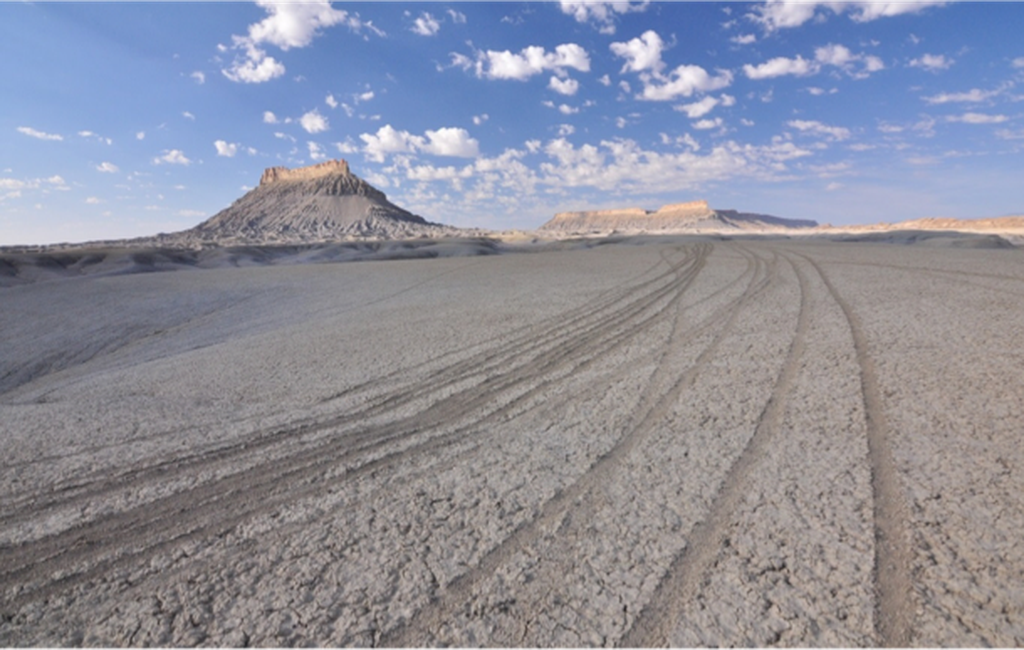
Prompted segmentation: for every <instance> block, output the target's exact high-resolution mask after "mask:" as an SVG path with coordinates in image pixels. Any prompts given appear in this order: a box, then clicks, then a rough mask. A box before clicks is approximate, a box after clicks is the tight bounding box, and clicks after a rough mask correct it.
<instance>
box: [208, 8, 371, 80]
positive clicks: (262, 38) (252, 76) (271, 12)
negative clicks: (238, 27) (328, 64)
mask: <svg viewBox="0 0 1024 650" xmlns="http://www.w3.org/2000/svg"><path fill="white" fill-rule="evenodd" d="M256 4H257V5H259V6H260V7H262V8H263V9H264V10H265V11H266V12H267V14H268V16H267V17H266V18H264V19H263V20H261V21H260V22H258V23H253V24H252V25H249V31H248V34H246V35H245V36H237V35H236V36H232V37H231V39H232V42H233V49H235V50H239V51H241V52H242V54H240V55H238V56H236V57H235V60H234V61H233V62H232V63H231V65H230V66H229V67H228V68H226V69H224V70H222V71H221V72H223V74H224V76H226V77H227V78H228V79H230V80H231V81H235V82H239V83H263V82H265V81H270V80H271V79H274V78H277V77H280V76H281V75H283V74H284V72H285V67H284V65H283V64H282V63H280V62H279V61H277V60H276V59H274V58H273V57H271V56H268V55H267V53H266V51H265V50H263V49H261V48H260V47H259V46H260V45H261V44H264V43H265V44H269V45H273V46H275V47H277V48H279V49H281V50H282V51H287V50H289V49H291V48H301V47H306V46H307V45H309V44H310V43H311V42H312V41H313V39H314V38H315V37H316V36H317V35H318V34H319V33H320V32H321V31H322V30H323V29H325V28H327V27H331V26H333V25H338V24H344V25H347V26H348V27H349V28H350V29H351V30H353V31H356V32H358V31H360V30H361V29H363V28H367V29H369V30H371V31H374V32H376V33H378V34H382V32H380V30H378V29H377V28H375V27H374V26H373V25H372V23H369V22H364V21H362V20H361V19H360V18H359V16H358V15H356V14H350V13H349V12H347V11H345V10H342V9H335V8H333V7H332V6H331V3H330V2H329V0H310V1H308V2H275V1H274V0H257V1H256ZM218 49H220V48H218ZM224 49H225V50H226V48H224Z"/></svg>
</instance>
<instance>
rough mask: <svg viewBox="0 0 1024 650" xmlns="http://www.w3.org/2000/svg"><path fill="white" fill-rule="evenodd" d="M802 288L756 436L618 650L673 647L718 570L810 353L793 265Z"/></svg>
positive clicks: (806, 298)
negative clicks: (682, 618)
mask: <svg viewBox="0 0 1024 650" xmlns="http://www.w3.org/2000/svg"><path fill="white" fill-rule="evenodd" d="M786 261H787V262H788V263H789V265H790V266H791V267H792V268H793V271H794V273H795V274H796V276H797V279H798V281H799V284H800V312H799V316H798V317H797V323H796V330H795V332H794V334H793V340H792V341H791V342H790V345H789V350H788V351H787V353H786V360H785V362H784V364H783V366H782V369H781V370H780V371H779V375H778V377H777V378H776V380H775V385H774V387H773V388H772V393H771V396H770V397H769V398H768V402H767V403H766V404H765V406H764V409H763V410H762V412H761V415H760V417H759V418H758V422H757V425H756V427H755V428H754V432H753V434H752V435H751V437H750V439H749V440H748V441H747V444H746V446H745V447H744V448H743V451H742V452H741V453H740V455H739V457H738V458H737V459H736V461H735V462H734V463H733V464H732V467H730V468H729V471H728V473H727V474H726V476H725V478H724V479H723V481H722V485H721V487H720V488H719V490H718V494H717V495H716V496H715V498H714V500H713V501H712V503H711V506H710V509H709V511H708V516H707V517H706V518H705V519H704V521H703V522H700V523H698V524H696V525H695V526H694V527H693V529H692V530H691V532H690V535H689V538H688V539H687V544H686V546H684V547H683V549H682V550H680V551H679V553H677V554H676V556H675V557H674V558H673V560H672V562H671V564H670V565H669V567H668V570H667V571H666V572H665V574H664V575H663V576H662V578H661V581H660V582H659V583H658V586H657V587H656V588H655V591H654V593H653V594H652V595H651V598H650V599H649V600H648V602H647V605H645V606H644V608H643V609H642V610H641V611H640V614H639V615H638V616H637V617H636V619H634V621H633V624H632V625H631V626H630V628H629V630H627V632H626V633H625V634H624V635H623V637H622V639H621V640H620V641H619V642H618V644H617V645H619V646H623V647H652V646H671V645H672V632H673V631H674V629H675V627H676V625H677V623H678V621H677V613H678V612H679V610H680V609H682V607H683V605H684V604H685V603H687V602H690V601H691V600H692V599H693V598H695V597H696V596H697V594H698V592H699V591H700V588H701V583H702V581H703V580H704V577H705V576H706V575H707V574H708V573H709V572H710V571H711V570H712V569H713V568H714V563H715V559H716V557H717V555H718V553H719V551H720V550H721V548H722V545H723V544H724V542H725V539H726V537H728V533H729V527H730V524H731V523H732V516H733V514H734V513H735V512H736V509H737V507H738V506H739V504H740V502H741V501H742V499H743V496H744V494H745V489H746V483H747V478H748V476H749V475H750V474H751V473H752V472H753V471H754V470H755V469H756V467H757V465H758V463H759V462H760V460H761V459H762V458H763V457H764V455H765V454H766V452H767V450H768V448H769V445H770V444H771V442H772V439H773V438H774V437H775V436H776V435H778V431H779V428H780V426H781V424H782V417H783V413H784V409H785V403H786V400H787V399H788V397H789V393H790V390H791V389H792V387H793V383H794V381H795V379H796V376H797V373H799V371H800V363H801V359H802V357H803V354H804V350H805V347H806V342H805V339H806V337H807V331H808V330H809V328H810V324H811V301H810V291H809V289H808V286H807V279H806V277H805V276H804V273H803V271H801V270H800V268H799V266H798V265H797V264H796V263H794V262H793V260H792V259H789V258H788V257H786Z"/></svg>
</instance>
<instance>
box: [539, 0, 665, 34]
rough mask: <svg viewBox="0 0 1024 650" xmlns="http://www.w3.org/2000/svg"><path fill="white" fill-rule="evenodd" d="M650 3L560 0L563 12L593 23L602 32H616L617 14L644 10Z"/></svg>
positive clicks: (645, 1)
mask: <svg viewBox="0 0 1024 650" xmlns="http://www.w3.org/2000/svg"><path fill="white" fill-rule="evenodd" d="M649 4H650V2H649V0H642V1H641V2H630V1H628V0H619V1H617V2H597V1H595V0H559V5H560V6H561V8H562V12H563V13H566V14H569V15H570V16H572V17H573V18H575V19H576V22H580V23H593V24H594V26H596V27H597V28H598V30H599V31H600V32H601V33H602V34H614V33H615V16H616V14H625V13H629V12H633V11H644V10H646V9H647V7H648V5H649Z"/></svg>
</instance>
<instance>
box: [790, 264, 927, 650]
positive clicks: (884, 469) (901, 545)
mask: <svg viewBox="0 0 1024 650" xmlns="http://www.w3.org/2000/svg"><path fill="white" fill-rule="evenodd" d="M801 257H803V258H804V259H806V260H807V261H808V263H810V264H811V266H813V267H814V270H815V271H817V273H818V275H819V276H820V277H821V280H822V282H824V283H825V286H826V287H827V288H828V291H829V294H831V296H832V299H833V300H835V302H836V304H837V305H839V307H840V309H842V310H843V315H844V316H845V317H846V322H847V323H848V324H849V326H850V333H851V335H852V336H853V347H854V350H855V352H856V355H857V364H858V365H859V366H860V381H861V392H862V394H863V396H864V413H865V420H866V424H867V436H868V441H867V442H868V462H869V464H870V466H871V491H872V496H873V500H874V522H875V566H874V570H873V575H874V580H875V591H876V593H877V601H876V609H875V631H876V634H877V635H878V643H879V644H880V645H883V646H887V647H907V646H909V645H910V642H911V637H912V634H913V625H914V616H915V611H916V604H915V601H914V589H913V578H912V577H911V566H912V561H913V552H912V551H911V547H910V543H909V541H908V539H909V538H908V530H907V528H906V526H905V524H906V523H907V522H909V521H910V513H909V511H908V509H907V506H906V503H905V501H904V499H903V496H902V494H903V490H902V488H901V486H900V478H899V472H898V470H897V469H896V463H895V461H894V460H893V457H892V450H891V449H890V447H889V439H888V438H889V435H890V431H891V429H890V427H889V422H888V419H887V418H886V415H885V403H884V400H883V399H882V391H881V389H880V388H879V385H878V372H877V370H876V368H875V363H874V360H873V359H872V358H871V354H870V344H869V342H868V339H867V337H866V335H865V334H864V326H863V324H862V323H861V320H860V317H858V316H857V314H856V312H854V311H853V308H852V307H851V306H850V304H849V303H848V302H846V300H845V299H843V297H842V296H841V295H839V292H838V291H836V288H835V286H834V285H833V284H832V282H831V280H830V279H829V277H828V275H827V274H826V273H825V271H824V269H822V268H821V266H820V265H819V264H818V263H817V262H815V261H814V260H813V259H811V258H810V257H807V256H806V255H801Z"/></svg>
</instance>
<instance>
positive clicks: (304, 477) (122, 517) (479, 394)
mask: <svg viewBox="0 0 1024 650" xmlns="http://www.w3.org/2000/svg"><path fill="white" fill-rule="evenodd" d="M701 250H702V251H703V252H702V254H701V255H700V256H697V257H695V259H696V260H697V261H696V262H694V263H693V264H691V265H690V266H689V267H687V268H686V269H685V271H686V272H685V273H683V274H681V275H680V277H679V278H678V281H677V282H676V283H674V286H675V288H676V289H678V290H679V291H680V292H681V291H682V290H683V289H685V287H686V286H688V285H689V283H690V282H692V280H693V279H694V278H695V277H696V274H697V273H699V270H700V267H701V266H702V264H701V263H700V261H701V260H702V259H703V258H704V257H706V255H707V253H708V248H702V249H701ZM664 293H665V292H662V291H659V292H656V293H655V294H654V295H653V296H646V297H645V299H644V300H640V301H635V302H640V303H643V304H641V305H640V306H637V305H635V304H631V306H632V309H631V310H628V311H627V313H626V314H621V313H615V314H613V316H614V318H611V319H609V318H605V319H604V321H603V322H602V323H601V324H603V325H604V327H594V328H591V329H592V332H591V336H590V337H587V338H584V339H583V340H581V342H580V344H579V345H578V346H576V348H577V349H576V350H575V351H574V353H573V354H571V353H569V352H567V353H566V354H565V355H563V357H560V358H557V359H554V360H552V361H550V362H547V363H543V364H540V365H539V366H538V365H537V364H536V363H534V364H532V366H531V364H527V365H526V366H525V367H520V368H517V369H516V371H515V372H512V373H510V374H511V377H510V378H509V379H508V381H506V383H505V385H504V386H501V387H500V389H503V390H505V389H508V388H509V387H514V386H515V385H516V384H522V383H524V382H527V381H530V380H532V379H533V378H534V377H535V376H536V373H537V372H547V371H550V370H551V369H552V367H554V366H557V365H565V364H566V363H567V362H569V361H571V360H572V358H573V356H574V355H575V357H578V356H580V355H579V353H578V352H579V351H580V350H582V351H584V352H585V351H587V350H588V349H590V351H591V352H593V348H594V347H595V346H596V347H597V348H598V349H600V348H601V346H600V343H601V337H602V336H604V337H605V338H607V337H608V336H610V335H612V334H614V332H613V330H614V328H615V326H623V327H624V328H625V329H624V331H623V332H619V333H618V337H619V338H618V342H622V341H625V340H628V336H626V334H630V333H635V332H637V331H638V329H640V328H637V327H630V326H629V325H631V324H633V323H631V321H630V320H629V319H630V318H633V317H636V316H638V315H641V314H643V312H644V311H645V310H647V309H648V308H650V307H652V306H656V305H657V303H658V302H659V301H660V300H661V299H662V298H663V297H664ZM663 311H664V307H662V309H660V310H657V311H655V313H654V314H653V315H650V316H647V317H646V321H642V322H641V325H643V324H645V323H646V324H647V326H648V327H649V326H650V324H651V323H652V322H653V321H654V320H655V319H656V317H657V316H658V314H661V313H662V312H663ZM609 320H610V321H611V322H610V323H609V322H608V321H609ZM486 383H487V382H485V384H486ZM495 388H498V387H495V386H489V385H478V386H475V387H473V388H472V389H470V390H469V391H468V393H469V394H468V395H467V394H460V395H456V396H454V397H453V398H449V399H448V400H445V401H444V402H442V403H441V406H440V407H438V408H434V407H431V409H428V410H432V411H434V413H433V414H432V417H426V418H425V417H424V416H423V414H420V416H419V417H414V418H411V419H410V420H411V421H407V422H403V423H402V424H403V425H405V426H404V427H389V429H390V431H388V433H389V435H388V436H387V437H385V439H383V440H379V438H380V435H379V431H376V430H374V429H371V430H369V431H368V432H366V433H367V434H368V435H369V436H373V437H376V438H378V440H377V441H376V444H377V445H378V446H379V445H381V444H385V443H388V442H391V441H393V440H394V439H396V438H401V437H403V436H404V435H412V434H416V433H420V432H421V430H423V429H429V428H431V427H437V426H439V425H442V424H445V423H446V421H449V422H450V421H451V420H453V419H455V418H458V417H465V416H469V415H472V414H473V412H474V411H473V410H474V409H477V408H479V407H480V406H481V404H485V403H487V402H489V401H493V399H494V397H493V392H494V389H495ZM465 392H466V391H464V393H465ZM467 398H468V399H467ZM502 408H504V407H500V408H499V409H498V410H497V411H496V412H499V411H501V409H502ZM493 415H494V413H491V414H489V416H493ZM489 416H485V417H489ZM425 420H426V421H425ZM477 421H479V419H478V420H477ZM403 428H404V429H405V430H404V431H403V430H402V429H403ZM451 440H452V438H451V434H449V436H448V439H447V440H444V441H443V443H445V444H447V443H448V442H451ZM350 442H351V440H350V439H348V438H345V439H343V440H341V441H338V440H332V441H331V444H329V445H320V446H317V447H314V448H311V449H307V450H303V451H302V452H300V453H297V454H294V455H292V456H289V457H287V458H284V459H281V458H278V459H273V460H270V461H267V462H266V463H264V464H263V465H261V466H259V467H255V468H249V469H248V470H246V471H243V472H239V473H236V474H232V475H229V476H228V477H226V478H224V479H221V480H216V481H211V482H208V483H205V484H202V485H200V486H198V487H195V488H193V489H189V490H186V491H181V492H177V493H174V494H173V495H171V496H170V497H167V498H165V499H161V500H158V501H157V502H151V503H147V504H143V505H141V506H139V507H137V508H134V509H131V510H129V511H127V512H121V513H118V514H116V515H114V516H110V517H106V518H104V519H100V520H98V521H95V522H91V523H89V524H86V525H84V526H80V527H78V528H74V529H71V530H68V531H64V532H62V533H58V534H56V535H53V536H50V537H47V538H43V539H41V540H38V541H35V542H33V543H31V544H28V545H21V546H17V547H7V548H4V549H0V564H2V565H3V566H4V567H5V569H6V570H5V571H4V572H3V574H0V581H2V582H3V583H7V584H10V583H11V582H17V583H21V584H24V583H26V582H27V581H28V580H45V579H46V578H48V577H53V576H60V577H58V579H57V580H56V581H51V582H50V583H49V584H48V585H47V584H45V583H44V584H43V585H41V586H38V588H27V589H23V590H22V591H21V593H19V594H18V596H17V597H16V598H15V599H14V602H9V603H8V604H7V605H8V606H13V605H16V604H17V603H20V602H24V601H27V600H31V599H32V598H34V597H38V596H39V595H40V593H41V592H45V593H52V592H54V591H59V590H61V589H64V588H67V587H69V586H71V585H72V584H75V583H80V582H82V581H84V580H88V579H90V578H92V577H97V576H99V575H102V574H103V573H104V572H106V571H109V570H110V569H111V568H112V567H113V566H114V565H115V564H117V563H118V562H121V561H123V560H130V559H133V558H134V559H138V558H139V557H144V556H149V555H152V554H153V553H154V552H158V551H159V550H160V549H162V548H166V547H167V546H169V545H171V544H174V543H177V542H180V541H182V540H184V539H186V538H196V537H209V536H211V535H215V534H218V532H219V533H220V534H223V532H224V531H226V530H230V528H231V527H233V526H234V525H236V524H237V523H238V522H239V521H241V520H243V519H245V518H247V517H249V516H252V515H253V514H255V513H257V512H259V511H261V510H266V509H268V508H269V507H272V506H274V505H275V504H280V503H283V502H286V501H288V500H289V499H291V498H294V497H295V496H296V494H299V495H300V496H301V495H302V494H304V493H308V492H311V491H315V490H318V489H322V488H321V486H320V485H316V484H315V481H316V480H317V477H319V476H321V475H323V473H324V472H326V471H328V470H329V469H331V468H333V467H335V466H337V464H338V463H339V462H343V461H346V460H355V459H354V458H353V456H354V453H355V452H351V451H350V450H349V449H347V447H348V443H350ZM437 444H439V442H433V443H432V442H431V441H430V440H427V441H426V442H424V443H422V444H421V445H417V446H415V447H413V448H410V449H405V450H399V451H398V452H395V453H391V454H386V455H385V456H384V457H382V458H378V459H375V460H372V461H370V462H367V463H364V464H363V465H362V466H358V467H357V468H355V470H354V471H350V472H348V473H346V474H345V475H344V477H343V478H344V479H345V480H350V479H351V478H354V477H356V476H358V475H362V474H365V473H366V472H368V471H374V470H376V469H377V468H379V467H381V466H383V465H386V464H388V463H393V462H396V461H397V460H400V459H402V458H404V457H407V456H409V455H411V454H414V453H422V452H423V451H424V450H425V449H426V448H427V447H428V446H430V445H437ZM360 451H362V450H360ZM254 479H255V480H254ZM311 481H313V482H314V483H312V484H311V483H310V482H311ZM281 486H284V487H281ZM227 513H231V514H227ZM190 522H191V523H190ZM126 539H130V540H131V545H130V547H129V548H124V547H123V546H122V544H123V543H124V542H125V541H126ZM97 561H98V564H97V563H96V562H97ZM89 562H93V563H94V566H93V567H92V568H91V569H86V570H84V571H83V570H81V567H80V565H81V564H83V563H86V564H88V563H89Z"/></svg>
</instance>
